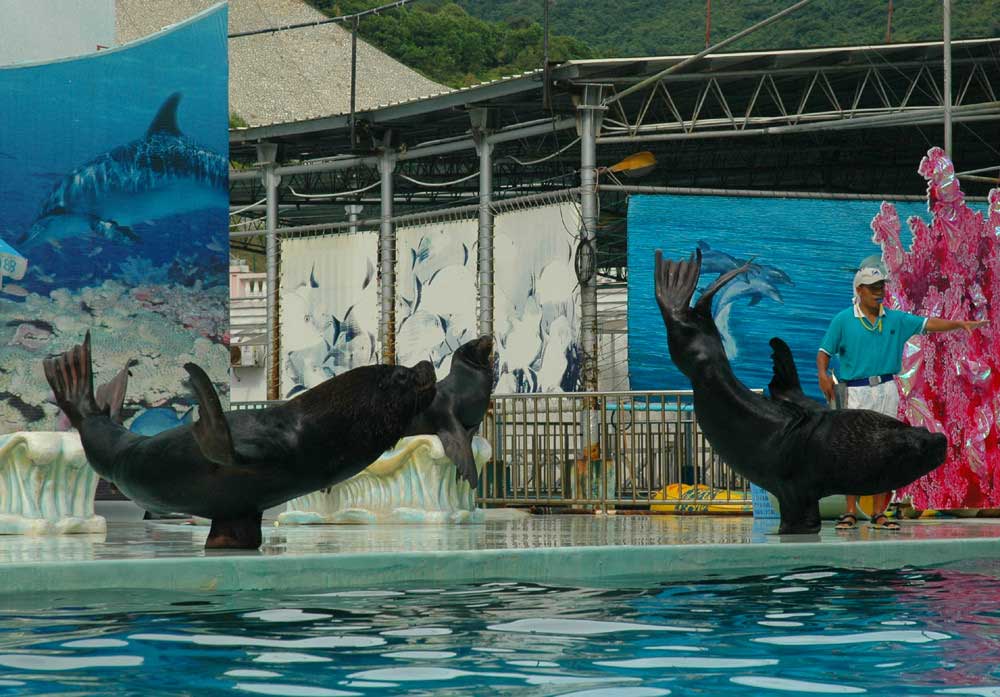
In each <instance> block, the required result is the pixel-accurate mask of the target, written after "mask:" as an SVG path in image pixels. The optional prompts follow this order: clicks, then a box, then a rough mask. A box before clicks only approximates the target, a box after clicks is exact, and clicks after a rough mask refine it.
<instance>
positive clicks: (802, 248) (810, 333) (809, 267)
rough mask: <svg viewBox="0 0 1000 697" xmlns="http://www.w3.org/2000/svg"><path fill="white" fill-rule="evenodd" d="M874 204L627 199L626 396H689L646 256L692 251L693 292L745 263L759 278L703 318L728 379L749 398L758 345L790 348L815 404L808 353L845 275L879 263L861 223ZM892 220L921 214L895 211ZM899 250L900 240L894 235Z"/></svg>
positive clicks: (911, 208) (760, 383) (835, 305)
mask: <svg viewBox="0 0 1000 697" xmlns="http://www.w3.org/2000/svg"><path fill="white" fill-rule="evenodd" d="M879 205H880V201H849V200H831V199H781V198H737V197H723V196H633V197H632V198H631V199H630V202H629V209H628V258H629V288H628V298H629V308H628V332H629V337H628V339H629V375H630V378H631V381H632V388H633V389H636V390H651V389H690V387H691V383H690V382H689V381H688V380H687V378H685V377H684V375H682V374H681V373H680V371H678V370H677V368H676V367H675V366H674V364H673V362H672V361H671V360H670V355H669V352H668V351H667V338H666V331H665V329H664V328H663V320H662V319H661V317H660V311H659V308H658V307H657V305H656V298H655V297H654V295H653V255H654V252H655V250H656V249H662V250H663V254H664V256H665V257H667V258H671V259H681V258H684V259H686V258H687V257H688V255H690V254H691V253H692V252H693V251H694V250H695V249H696V248H698V247H701V249H702V255H703V257H702V273H701V279H700V281H699V284H698V289H699V290H698V292H696V294H695V298H697V297H698V294H699V293H700V291H701V290H703V289H704V288H706V287H707V286H708V284H710V283H711V282H712V281H714V280H715V279H716V278H717V277H718V276H719V274H720V273H723V272H725V271H728V270H730V269H731V268H735V266H736V265H738V264H741V263H742V262H743V261H744V260H746V259H749V258H751V257H753V258H754V261H755V263H756V264H758V266H759V268H758V270H757V271H755V272H753V273H751V274H750V276H749V277H745V278H741V279H737V280H735V281H733V282H731V283H730V284H729V285H728V286H727V287H726V288H725V289H724V290H722V291H720V293H719V295H718V296H717V297H716V300H715V303H714V305H715V307H714V309H713V313H714V315H715V322H716V325H717V326H718V328H719V331H720V333H721V334H722V337H723V342H724V344H725V346H726V351H727V353H728V355H729V357H730V361H731V362H732V365H733V368H734V369H735V371H736V375H737V377H738V378H739V379H740V380H742V381H743V383H744V384H746V385H747V386H748V387H750V388H765V387H767V384H768V383H769V382H770V381H771V373H772V367H771V349H770V347H769V346H768V343H767V342H768V341H769V340H770V338H771V337H773V336H780V337H781V338H783V339H784V340H785V341H786V342H787V343H788V345H789V346H790V347H791V349H792V352H793V353H794V355H795V362H796V365H797V366H798V369H799V376H800V379H801V380H802V386H803V388H804V390H805V392H806V393H807V394H809V395H810V396H813V397H815V398H817V399H819V398H820V392H819V385H818V384H817V379H816V352H817V351H818V350H819V344H820V341H821V340H822V339H823V334H824V333H825V332H826V329H827V326H828V325H829V323H830V320H831V319H833V316H834V315H835V314H836V313H837V312H839V311H840V310H842V309H844V308H845V307H848V306H849V305H850V303H851V298H852V294H853V291H852V288H851V285H852V282H853V280H854V272H855V270H856V269H857V268H858V266H859V264H860V262H861V260H862V259H864V258H866V257H868V256H870V255H873V254H874V255H878V254H880V253H881V250H880V248H879V247H878V245H876V244H874V243H873V242H872V231H871V227H870V225H871V221H872V218H874V216H875V215H876V214H878V212H879ZM896 207H897V210H898V211H899V214H900V217H901V218H904V219H905V218H906V217H908V216H910V215H921V214H922V215H923V216H924V217H927V206H926V204H925V203H919V202H898V203H896ZM904 244H909V232H908V231H905V232H904Z"/></svg>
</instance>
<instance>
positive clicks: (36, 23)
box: [0, 0, 115, 65]
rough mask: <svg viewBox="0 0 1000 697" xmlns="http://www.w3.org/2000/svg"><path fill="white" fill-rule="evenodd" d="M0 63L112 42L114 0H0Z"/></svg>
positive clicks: (58, 54)
mask: <svg viewBox="0 0 1000 697" xmlns="http://www.w3.org/2000/svg"><path fill="white" fill-rule="evenodd" d="M0 17H3V22H0V65H7V64H10V63H28V62H35V61H47V60H54V59H56V58H67V57H69V56H80V55H85V54H88V53H93V52H94V51H96V50H97V46H98V44H100V45H101V46H106V47H111V46H114V45H115V0H0Z"/></svg>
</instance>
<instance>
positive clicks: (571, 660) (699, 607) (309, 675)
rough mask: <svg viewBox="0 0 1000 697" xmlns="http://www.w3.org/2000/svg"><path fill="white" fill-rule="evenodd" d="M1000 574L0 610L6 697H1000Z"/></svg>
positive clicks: (139, 599)
mask: <svg viewBox="0 0 1000 697" xmlns="http://www.w3.org/2000/svg"><path fill="white" fill-rule="evenodd" d="M997 575H998V570H997V567H996V565H989V564H979V565H976V566H972V565H964V566H963V569H962V570H961V571H959V570H957V569H952V568H943V569H901V570H895V571H869V572H864V571H854V570H842V569H828V568H821V569H816V568H812V569H805V570H801V571H798V572H795V573H785V574H779V575H767V576H752V577H743V578H739V579H735V580H733V579H727V580H706V581H699V582H692V583H678V582H671V583H658V582H656V581H655V580H653V579H646V580H644V581H636V582H635V583H634V584H633V585H632V586H631V587H628V588H566V587H550V586H540V585H534V584H526V583H485V584H481V585H465V586H455V587H451V588H396V589H370V590H356V591H334V592H324V591H323V590H322V589H319V590H314V591H311V592H297V593H290V592H282V593H250V592H245V593H244V592H239V593H225V594H223V593H204V594H198V595H191V594H186V595H180V594H176V595H168V594H162V593H150V592H138V591H137V592H134V593H123V592H115V593H113V594H107V595H102V594H100V593H98V592H89V593H86V594H47V595H8V596H4V597H0V695H4V694H11V695H39V694H46V695H52V694H60V695H99V694H136V695H139V694H148V695H152V694H155V695H203V694H235V695H240V694H263V695H300V696H316V697H324V696H331V697H333V696H336V695H426V694H434V693H438V694H449V695H486V694H494V693H496V694H502V695H574V696H575V697H596V696H597V695H607V696H609V697H611V696H615V697H655V696H656V695H667V694H675V695H702V694H703V695H725V694H753V695H761V694H765V695H766V694H773V695H779V694H795V693H799V694H806V693H808V694H844V695H846V694H864V693H869V694H874V695H878V694H882V695H932V694H953V695H955V694H958V695H995V696H1000V585H998V583H997Z"/></svg>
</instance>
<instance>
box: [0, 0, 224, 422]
mask: <svg viewBox="0 0 1000 697" xmlns="http://www.w3.org/2000/svg"><path fill="white" fill-rule="evenodd" d="M226 27H227V19H226V7H225V6H224V5H220V6H217V7H215V8H213V9H210V10H208V11H206V12H204V13H202V14H200V15H198V16H196V17H194V18H192V19H191V20H188V21H187V22H185V23H183V24H179V25H176V26H174V27H171V28H169V29H167V30H164V31H163V32H160V33H159V34H156V35H154V36H151V37H149V38H147V39H144V40H142V41H138V42H135V43H133V44H129V45H126V46H123V47H120V48H117V49H113V50H109V51H102V52H100V53H96V54H92V55H89V56H86V57H83V58H79V59H74V60H65V61H59V62H53V63H44V64H34V65H27V66H19V67H12V68H7V69H0V94H2V95H3V99H2V100H0V201H3V206H4V209H3V213H4V215H3V220H2V221H0V237H2V239H3V240H4V241H5V242H6V243H8V244H9V245H10V246H12V247H13V248H14V249H15V250H17V252H19V253H20V254H21V255H22V256H24V257H25V258H27V260H28V267H27V273H26V274H25V275H24V277H23V278H22V279H20V280H18V281H17V282H16V283H13V282H9V279H8V282H5V283H3V285H2V292H0V316H2V317H3V321H2V322H0V432H6V431H13V430H21V429H30V430H45V429H54V428H57V427H60V426H61V427H65V421H64V420H62V421H61V420H60V418H59V412H58V409H57V408H56V407H55V405H54V404H53V403H52V401H51V396H50V395H51V391H50V390H49V387H48V385H47V384H46V382H45V379H44V376H43V373H42V366H41V363H42V359H43V358H44V357H45V356H48V355H51V354H54V353H57V352H61V351H65V350H66V349H68V348H70V347H71V346H72V345H73V344H76V343H79V342H80V341H81V340H82V339H83V336H84V332H85V331H86V330H87V329H90V330H91V332H92V339H93V354H94V364H95V365H94V369H95V372H96V382H97V383H98V384H100V383H101V382H102V381H104V380H107V379H109V378H110V377H112V376H113V374H114V373H115V372H117V371H118V370H120V369H121V368H122V367H123V366H124V365H125V364H126V362H128V361H135V363H134V364H133V365H132V368H131V372H132V377H131V379H130V381H129V389H128V395H127V398H126V409H127V411H126V413H127V414H128V415H129V416H130V417H132V416H134V415H135V414H136V413H137V412H140V411H143V410H145V409H147V408H150V407H162V408H163V409H162V410H161V411H160V412H159V413H158V416H159V417H160V418H161V419H163V420H167V421H169V420H170V419H172V418H174V417H180V416H181V415H182V414H183V413H185V412H186V411H187V410H188V409H189V407H190V405H191V404H193V398H192V397H190V391H189V389H188V387H187V384H186V380H185V379H186V373H185V371H184V369H183V367H182V366H183V364H184V363H185V362H186V361H194V362H196V363H198V364H200V365H201V366H203V367H204V368H205V369H206V370H207V371H208V374H209V375H210V376H211V378H212V380H213V381H214V382H215V383H216V385H217V387H218V389H219V390H220V392H222V396H223V399H224V400H225V399H226V395H227V394H228V389H229V387H228V378H227V373H228V351H227V350H226V348H225V346H224V345H223V340H224V335H225V333H226V331H227V328H228V314H229V309H228V285H227V266H228V255H229V246H228V204H229V200H228V199H229V197H228V170H229V167H228V59H227V47H226V31H227V29H226Z"/></svg>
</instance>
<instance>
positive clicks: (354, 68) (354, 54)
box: [351, 17, 358, 150]
mask: <svg viewBox="0 0 1000 697" xmlns="http://www.w3.org/2000/svg"><path fill="white" fill-rule="evenodd" d="M357 94H358V18H357V17H355V18H354V24H353V25H352V26H351V150H354V147H355V146H356V145H357V142H356V141H355V136H356V133H355V124H356V121H357V119H356V117H355V113H356V111H355V106H356V105H355V101H356V98H357Z"/></svg>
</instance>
